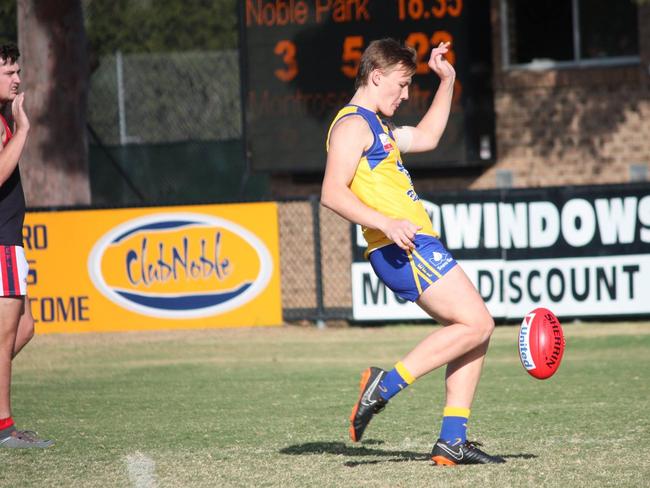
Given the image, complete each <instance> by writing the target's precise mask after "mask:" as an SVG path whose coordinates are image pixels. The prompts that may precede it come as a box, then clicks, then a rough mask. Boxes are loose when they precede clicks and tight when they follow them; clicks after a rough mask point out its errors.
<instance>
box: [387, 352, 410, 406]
mask: <svg viewBox="0 0 650 488" xmlns="http://www.w3.org/2000/svg"><path fill="white" fill-rule="evenodd" d="M414 381H415V377H414V376H413V375H412V374H411V373H410V372H409V371H408V369H406V367H405V366H404V365H403V364H402V362H401V361H400V362H399V363H397V364H396V365H395V367H394V368H393V369H391V370H390V371H389V372H388V373H386V375H385V376H384V378H383V379H382V380H381V382H380V383H379V395H380V396H381V397H382V398H383V399H384V400H390V399H391V398H393V397H394V396H395V395H397V394H398V393H399V392H400V391H402V390H403V389H404V388H406V387H407V386H408V385H410V384H411V383H413V382H414Z"/></svg>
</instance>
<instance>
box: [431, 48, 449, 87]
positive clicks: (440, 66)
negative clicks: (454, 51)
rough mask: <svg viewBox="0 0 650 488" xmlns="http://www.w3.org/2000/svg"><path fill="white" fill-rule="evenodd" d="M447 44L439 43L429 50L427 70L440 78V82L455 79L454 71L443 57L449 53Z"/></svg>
mask: <svg viewBox="0 0 650 488" xmlns="http://www.w3.org/2000/svg"><path fill="white" fill-rule="evenodd" d="M449 44H450V43H449V42H441V43H440V44H438V46H437V47H434V48H433V49H432V50H431V57H430V58H429V68H431V69H432V70H433V72H434V73H435V74H437V75H438V77H440V79H441V80H442V81H444V80H453V79H454V78H455V77H456V70H455V69H454V67H453V66H452V65H451V63H450V62H449V61H447V60H446V59H445V57H444V55H445V54H447V52H448V51H449Z"/></svg>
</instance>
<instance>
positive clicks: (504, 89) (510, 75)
mask: <svg viewBox="0 0 650 488" xmlns="http://www.w3.org/2000/svg"><path fill="white" fill-rule="evenodd" d="M499 4H500V2H499V0H492V27H493V54H494V56H493V59H494V97H495V111H496V143H497V148H496V151H497V161H496V164H495V165H494V166H492V167H491V168H489V169H488V170H487V171H485V172H484V173H483V174H482V175H481V176H480V177H479V178H477V179H476V180H474V181H473V182H472V183H471V184H470V186H469V188H493V187H494V186H495V182H496V174H497V171H498V170H509V171H511V172H512V174H513V186H515V187H531V186H551V185H582V184H599V183H624V182H628V181H630V167H631V166H632V165H645V167H646V171H648V172H649V173H650V137H648V136H649V135H650V64H649V63H650V5H648V4H646V5H644V6H641V7H639V39H640V55H641V63H640V64H638V65H632V66H619V67H593V68H565V69H554V70H543V71H528V70H509V71H506V70H504V69H503V68H502V59H501V40H500V39H501V19H500V15H501V12H500V9H499Z"/></svg>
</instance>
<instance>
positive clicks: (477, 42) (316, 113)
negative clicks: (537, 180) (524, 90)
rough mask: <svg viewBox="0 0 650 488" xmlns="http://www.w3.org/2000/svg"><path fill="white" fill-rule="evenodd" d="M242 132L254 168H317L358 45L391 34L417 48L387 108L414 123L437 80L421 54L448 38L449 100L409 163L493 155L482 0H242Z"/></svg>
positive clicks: (467, 162)
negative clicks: (424, 149) (452, 72)
mask: <svg viewBox="0 0 650 488" xmlns="http://www.w3.org/2000/svg"><path fill="white" fill-rule="evenodd" d="M240 26H241V45H240V53H241V67H242V71H241V73H242V82H243V87H244V93H243V105H244V139H245V145H246V154H247V159H248V161H249V163H250V165H251V167H252V168H253V169H254V170H259V171H267V172H271V173H318V172H322V171H323V169H324V167H325V160H326V152H325V138H326V135H327V129H328V127H329V124H330V123H331V121H332V119H333V117H334V116H335V114H336V113H337V111H338V110H339V109H340V108H341V107H342V106H343V105H345V104H346V103H348V102H349V100H350V98H351V97H352V95H353V93H354V79H355V77H356V75H357V71H358V68H359V62H360V59H361V55H362V53H363V50H364V49H365V47H367V45H368V44H369V43H370V41H372V40H374V39H381V38H385V37H392V38H394V39H397V40H398V41H400V42H404V43H405V44H407V45H410V46H412V47H413V48H414V49H415V50H416V52H417V71H416V73H415V75H414V77H413V82H412V84H411V88H410V90H409V100H408V101H406V102H404V103H402V105H401V107H400V109H399V110H398V111H397V113H396V114H395V115H394V116H393V121H394V122H395V123H396V124H397V125H415V124H417V122H418V121H419V120H420V118H421V117H422V116H423V115H424V113H425V112H426V110H427V109H428V107H429V105H430V104H431V100H432V99H433V96H434V94H435V91H436V89H437V87H438V83H439V81H438V77H437V76H436V75H435V74H434V73H433V72H432V71H431V70H430V69H429V68H428V66H427V62H428V59H429V54H430V52H431V49H432V48H433V47H434V46H437V45H438V44H439V43H440V42H447V41H448V42H451V49H450V51H449V53H448V54H447V55H446V58H447V60H448V61H449V62H450V63H452V64H453V65H454V67H455V69H456V85H455V87H454V102H453V105H452V112H451V115H450V119H449V123H448V125H447V129H446V131H445V134H444V136H443V138H442V140H441V141H440V144H439V145H438V147H437V148H436V150H435V151H433V152H429V153H421V154H409V155H408V156H407V157H406V161H405V162H406V165H407V167H409V168H413V169H417V168H429V169H441V168H453V167H469V166H481V165H486V164H489V163H491V162H493V158H494V150H493V148H494V112H493V105H492V90H491V64H492V63H491V55H492V54H491V48H490V40H491V34H490V26H489V2H485V1H483V0H473V1H470V0H465V1H463V0H242V1H240Z"/></svg>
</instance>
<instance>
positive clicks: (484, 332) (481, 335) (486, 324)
mask: <svg viewBox="0 0 650 488" xmlns="http://www.w3.org/2000/svg"><path fill="white" fill-rule="evenodd" d="M476 324H477V325H476V332H477V336H478V343H479V344H483V343H484V342H486V341H488V340H489V339H490V336H492V332H494V319H493V318H492V317H491V316H490V315H485V316H483V317H481V319H480V320H477V322H476Z"/></svg>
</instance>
